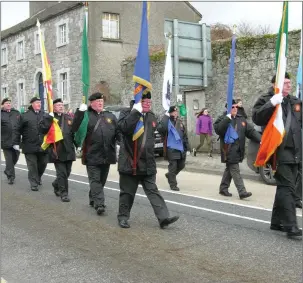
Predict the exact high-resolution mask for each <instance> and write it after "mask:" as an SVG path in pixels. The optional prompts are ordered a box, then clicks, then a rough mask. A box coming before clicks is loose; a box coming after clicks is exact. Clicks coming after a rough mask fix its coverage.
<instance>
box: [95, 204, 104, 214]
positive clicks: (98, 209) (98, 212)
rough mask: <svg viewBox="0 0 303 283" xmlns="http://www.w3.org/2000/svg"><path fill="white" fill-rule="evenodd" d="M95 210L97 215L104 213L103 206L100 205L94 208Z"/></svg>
mask: <svg viewBox="0 0 303 283" xmlns="http://www.w3.org/2000/svg"><path fill="white" fill-rule="evenodd" d="M95 209H96V211H97V214H98V215H101V214H103V213H104V212H105V206H104V205H100V206H98V207H95Z"/></svg>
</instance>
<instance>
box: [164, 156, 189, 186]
mask: <svg viewBox="0 0 303 283" xmlns="http://www.w3.org/2000/svg"><path fill="white" fill-rule="evenodd" d="M168 162H169V163H168V173H167V174H166V176H167V180H168V183H169V185H170V187H171V188H172V187H176V186H177V185H178V183H177V175H178V174H179V173H180V172H181V171H182V170H183V169H184V167H185V158H183V159H173V160H169V161H168Z"/></svg>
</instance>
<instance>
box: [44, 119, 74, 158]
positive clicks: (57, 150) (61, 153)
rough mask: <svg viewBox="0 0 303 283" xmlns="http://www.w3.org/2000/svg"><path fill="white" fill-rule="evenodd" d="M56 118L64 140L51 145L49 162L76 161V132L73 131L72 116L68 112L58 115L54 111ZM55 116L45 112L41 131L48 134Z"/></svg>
mask: <svg viewBox="0 0 303 283" xmlns="http://www.w3.org/2000/svg"><path fill="white" fill-rule="evenodd" d="M54 118H56V119H57V120H58V124H59V126H60V129H61V131H62V134H63V140H61V141H58V142H56V144H55V146H54V145H50V150H49V162H50V163H54V162H58V161H61V162H64V161H75V160H76V154H75V146H74V134H73V132H72V118H71V117H70V116H69V115H67V114H62V115H60V116H59V115H58V114H57V113H54ZM52 122H53V117H52V116H50V115H49V114H47V113H46V114H45V115H44V117H43V119H42V120H41V122H40V125H39V127H40V131H41V132H42V133H43V134H44V135H46V134H47V133H48V131H49V129H50V127H51V125H52Z"/></svg>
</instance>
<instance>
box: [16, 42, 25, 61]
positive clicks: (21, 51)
mask: <svg viewBox="0 0 303 283" xmlns="http://www.w3.org/2000/svg"><path fill="white" fill-rule="evenodd" d="M16 55H17V61H20V60H22V59H24V40H19V41H18V42H17V52H16Z"/></svg>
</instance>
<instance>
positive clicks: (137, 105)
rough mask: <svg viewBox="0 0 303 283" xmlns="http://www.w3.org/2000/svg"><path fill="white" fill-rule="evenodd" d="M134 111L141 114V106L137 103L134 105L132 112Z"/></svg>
mask: <svg viewBox="0 0 303 283" xmlns="http://www.w3.org/2000/svg"><path fill="white" fill-rule="evenodd" d="M134 109H136V110H137V111H138V112H140V113H142V104H141V102H138V103H136V104H134V106H133V109H132V110H134Z"/></svg>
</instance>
